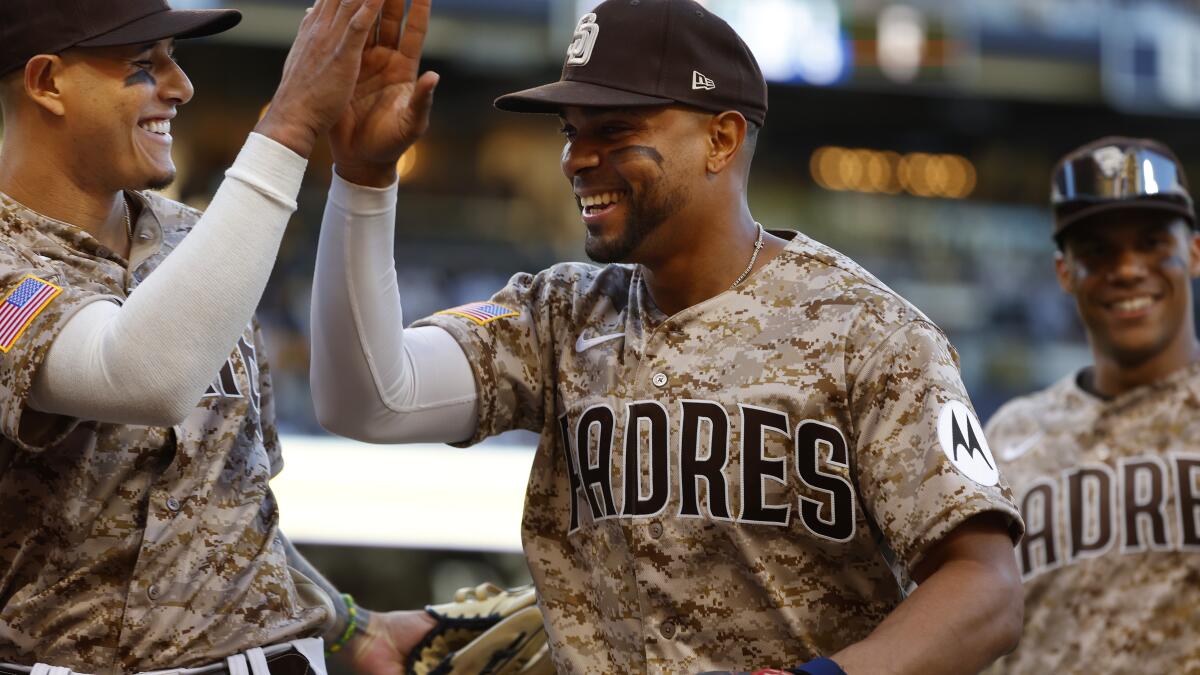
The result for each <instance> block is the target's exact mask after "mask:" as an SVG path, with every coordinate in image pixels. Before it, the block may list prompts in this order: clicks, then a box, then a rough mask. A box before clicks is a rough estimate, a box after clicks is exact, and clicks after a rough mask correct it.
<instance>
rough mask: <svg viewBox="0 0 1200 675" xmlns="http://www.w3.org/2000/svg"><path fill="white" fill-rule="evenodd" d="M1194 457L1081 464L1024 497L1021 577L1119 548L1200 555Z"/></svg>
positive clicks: (1199, 463) (1199, 475) (1198, 462)
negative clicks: (1172, 551)
mask: <svg viewBox="0 0 1200 675" xmlns="http://www.w3.org/2000/svg"><path fill="white" fill-rule="evenodd" d="M1198 483H1200V455H1171V456H1167V457H1160V456H1158V455H1145V456H1141V457H1130V458H1122V459H1121V460H1120V461H1119V463H1118V467H1117V469H1116V470H1115V471H1114V470H1113V468H1112V467H1111V466H1109V465H1108V464H1086V465H1083V466H1079V467H1076V468H1074V469H1069V470H1067V471H1066V472H1064V473H1063V475H1062V476H1061V477H1060V478H1058V479H1057V480H1055V479H1049V478H1046V479H1040V480H1038V481H1036V482H1035V483H1034V484H1033V485H1032V486H1031V487H1030V488H1029V489H1028V490H1027V491H1026V492H1025V494H1024V495H1022V497H1021V500H1020V502H1019V503H1020V507H1021V513H1022V514H1023V515H1024V516H1025V523H1026V528H1027V529H1026V531H1025V538H1024V539H1023V540H1022V541H1021V545H1020V549H1019V551H1020V563H1021V575H1022V577H1023V578H1025V579H1029V578H1031V577H1034V576H1037V575H1039V574H1042V573H1043V572H1046V571H1048V570H1052V569H1056V568H1058V567H1060V566H1062V565H1070V564H1072V563H1074V562H1076V561H1078V560H1080V559H1083V558H1094V557H1096V556H1100V555H1104V554H1105V553H1107V552H1109V551H1110V550H1113V548H1114V547H1117V551H1119V552H1120V553H1141V552H1143V551H1147V550H1155V551H1170V550H1177V551H1186V550H1191V551H1200V484H1198Z"/></svg>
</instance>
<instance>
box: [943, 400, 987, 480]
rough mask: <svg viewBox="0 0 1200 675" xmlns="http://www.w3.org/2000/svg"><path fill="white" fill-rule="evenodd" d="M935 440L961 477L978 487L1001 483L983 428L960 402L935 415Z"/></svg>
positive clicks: (950, 404) (951, 403)
mask: <svg viewBox="0 0 1200 675" xmlns="http://www.w3.org/2000/svg"><path fill="white" fill-rule="evenodd" d="M938 440H939V441H940V442H941V444H942V452H944V453H946V458H947V459H949V460H950V463H951V464H953V465H954V468H956V469H958V470H959V472H961V473H962V474H963V475H965V476H966V477H967V478H970V479H971V480H973V481H975V482H976V483H979V484H980V485H984V486H988V487H991V486H993V485H996V484H997V483H999V482H1000V471H999V470H998V469H997V468H996V458H995V457H993V456H992V449H991V448H989V447H988V443H987V439H986V438H984V437H983V426H982V425H981V424H979V420H978V419H976V417H975V413H973V412H971V409H970V408H969V407H967V405H966V404H965V403H963V402H962V401H948V402H946V405H945V406H943V407H942V412H941V414H939V415H938Z"/></svg>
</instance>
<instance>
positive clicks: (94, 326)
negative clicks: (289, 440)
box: [30, 134, 308, 426]
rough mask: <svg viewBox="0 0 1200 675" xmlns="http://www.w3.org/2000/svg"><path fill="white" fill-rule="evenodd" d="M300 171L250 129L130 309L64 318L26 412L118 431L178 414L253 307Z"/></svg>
mask: <svg viewBox="0 0 1200 675" xmlns="http://www.w3.org/2000/svg"><path fill="white" fill-rule="evenodd" d="M307 164H308V162H307V160H305V159H304V158H303V157H300V156H299V155H297V154H295V153H294V152H292V151H291V150H289V149H287V148H285V147H284V146H282V145H280V144H279V143H276V142H275V141H273V140H271V139H269V138H267V137H265V136H261V135H259V134H250V137H249V139H247V141H246V145H245V146H244V147H243V148H242V151H241V153H240V154H239V155H238V158H237V161H236V162H234V164H233V166H232V167H231V168H230V169H229V170H228V171H226V172H225V176H226V179H225V181H224V182H223V183H222V184H221V187H220V189H219V190H217V194H216V195H215V196H214V197H213V201H212V204H211V205H210V206H209V208H208V211H207V212H206V213H205V214H204V215H203V216H202V217H201V218H200V220H199V222H197V223H196V225H195V227H194V228H193V229H192V231H191V232H190V233H189V234H188V235H187V236H186V237H184V240H183V242H182V243H181V244H180V245H179V246H178V247H177V248H176V249H175V250H174V251H172V252H171V253H170V255H168V256H167V259H166V260H165V261H163V263H162V264H161V265H160V266H159V267H158V268H157V269H156V270H155V271H154V273H153V274H151V275H150V276H149V277H147V278H146V280H145V281H144V282H143V283H142V284H141V285H140V286H138V288H137V289H136V290H135V291H134V292H133V293H131V294H130V296H129V299H128V300H127V301H126V302H125V304H124V305H121V306H118V305H116V304H114V303H111V302H94V303H91V304H90V305H88V306H86V307H84V308H82V309H80V310H79V311H78V312H77V313H76V314H75V316H73V317H71V318H70V319H69V320H68V321H67V323H66V324H65V325H64V326H63V328H62V330H61V332H60V333H59V335H58V337H57V338H55V340H54V343H53V344H52V345H51V347H50V351H49V353H48V354H47V355H46V360H45V362H44V363H43V364H42V367H41V368H40V369H39V370H38V373H37V376H36V377H35V379H34V383H33V391H32V393H31V396H30V405H31V407H33V408H34V409H35V410H41V411H43V412H48V413H54V414H59V415H67V416H71V417H80V418H84V419H90V420H100V421H104V422H115V423H123V424H144V425H155V426H169V425H174V424H176V423H178V422H179V421H181V420H182V419H183V418H185V417H186V416H187V415H188V414H189V413H190V412H191V410H192V409H193V408H195V406H196V402H197V401H199V400H200V397H201V396H203V395H204V390H205V388H206V387H208V385H209V384H211V383H212V380H213V377H215V376H216V374H217V372H218V370H219V369H220V368H221V364H222V363H224V361H225V359H227V358H228V357H229V353H230V351H232V350H233V348H234V345H236V344H237V340H238V337H239V336H240V335H241V334H242V333H243V332H244V331H245V330H246V326H247V325H248V324H249V322H250V318H251V317H252V316H253V314H254V309H255V308H256V307H257V306H258V301H259V299H260V298H261V297H262V292H263V289H264V288H265V287H266V284H267V278H268V277H269V276H270V273H271V268H272V267H273V266H274V262H275V256H276V254H277V253H278V251H279V243H280V240H281V239H282V238H283V233H284V230H285V228H286V227H287V222H288V219H289V217H290V216H291V214H292V212H293V211H295V210H296V195H297V194H298V193H299V191H300V181H301V180H302V179H303V177H304V170H305V168H306V167H307Z"/></svg>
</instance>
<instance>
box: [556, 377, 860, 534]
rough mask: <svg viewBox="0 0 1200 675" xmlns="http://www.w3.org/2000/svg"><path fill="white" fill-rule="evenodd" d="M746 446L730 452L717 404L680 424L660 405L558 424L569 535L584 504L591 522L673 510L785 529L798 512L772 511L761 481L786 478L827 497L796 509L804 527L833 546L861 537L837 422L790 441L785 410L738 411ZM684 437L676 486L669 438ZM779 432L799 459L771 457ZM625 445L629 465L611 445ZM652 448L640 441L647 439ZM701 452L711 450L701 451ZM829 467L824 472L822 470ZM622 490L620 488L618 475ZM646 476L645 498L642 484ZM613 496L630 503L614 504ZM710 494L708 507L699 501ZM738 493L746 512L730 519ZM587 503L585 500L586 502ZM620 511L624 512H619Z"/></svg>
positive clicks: (696, 405) (775, 506) (594, 413)
mask: <svg viewBox="0 0 1200 675" xmlns="http://www.w3.org/2000/svg"><path fill="white" fill-rule="evenodd" d="M738 409H739V412H740V414H741V421H742V423H741V429H742V433H741V435H740V436H741V441H740V446H739V447H738V448H732V449H731V448H730V447H729V445H728V444H729V440H730V422H729V415H728V413H727V412H726V410H725V408H724V406H722V405H721V404H720V403H717V402H715V401H692V400H688V401H681V402H680V403H679V407H678V410H677V413H676V415H677V419H676V420H675V421H672V420H671V419H670V412H669V411H668V409H667V407H666V406H664V405H663V404H662V403H660V402H658V401H639V402H636V403H630V404H628V405H627V406H626V410H625V411H624V413H623V414H622V415H620V420H621V428H620V429H617V420H618V414H617V413H616V412H614V411H613V410H612V409H611V408H610V407H609V406H607V405H598V406H594V407H591V408H588V409H587V410H586V411H585V412H584V413H583V414H581V415H579V416H578V419H577V420H575V421H574V423H572V420H571V419H570V417H569V416H568V415H563V416H561V417H560V418H559V425H560V428H561V431H562V439H563V445H562V447H563V448H564V450H566V463H567V466H568V468H569V470H570V484H571V494H572V495H573V496H574V497H573V499H571V501H570V503H571V517H570V530H569V533H574V532H575V531H576V530H578V529H579V527H580V501H581V499H584V500H585V501H586V503H587V505H588V514H589V515H590V519H591V521H592V522H598V521H602V520H607V519H609V518H650V517H654V516H659V515H663V513H664V512H665V511H666V509H667V505H668V504H669V503H674V504H677V507H676V509H675V512H674V513H673V514H672V515H674V516H676V517H679V518H711V519H715V520H726V521H733V522H738V523H752V524H760V525H777V526H786V525H788V523H789V522H790V521H791V518H792V515H793V505H792V504H787V503H768V501H769V500H768V498H767V496H766V494H765V492H764V490H763V482H764V481H772V482H775V483H778V484H781V485H784V484H787V483H788V482H789V480H788V477H789V476H788V474H789V471H791V472H794V473H795V476H794V478H795V479H796V480H799V481H800V482H801V483H802V484H803V485H804V486H805V487H807V488H808V489H810V490H813V491H815V492H817V493H819V495H820V498H816V497H814V496H801V497H800V501H799V504H798V505H796V506H797V509H796V511H798V515H799V517H800V520H801V522H802V523H803V524H804V527H805V528H806V529H807V530H808V531H809V532H810V533H812V534H813V535H816V536H819V537H824V538H826V539H830V540H832V541H847V540H849V539H850V538H851V537H853V536H854V530H855V515H854V489H853V486H852V485H851V484H850V481H849V480H848V479H847V478H846V477H845V476H844V475H839V473H833V472H829V469H830V468H836V469H839V470H840V471H841V474H844V473H845V470H846V469H847V468H849V451H848V448H847V445H846V438H845V436H844V435H843V434H842V432H841V431H840V430H839V429H838V428H837V427H836V426H833V425H831V424H827V423H825V422H821V421H818V420H804V421H803V422H801V423H800V424H799V425H797V427H796V431H795V434H794V435H789V431H788V430H789V428H790V426H789V420H788V415H787V413H786V412H782V411H778V410H771V409H768V408H760V407H755V406H749V405H739V406H738ZM672 428H676V429H680V430H681V436H680V437H681V442H680V445H679V449H678V455H677V457H678V459H677V462H678V466H679V471H678V478H675V477H674V476H672V472H671V465H672V463H673V462H672V461H671V457H670V451H671V449H670V447H669V446H670V430H671V429H672ZM770 433H774V434H780V435H783V436H785V437H788V438H789V440H791V441H792V442H793V443H794V447H795V454H794V457H793V458H787V457H775V458H771V457H764V456H763V454H762V452H763V442H764V438H763V437H764V435H766V434H770ZM620 438H624V439H625V447H624V455H625V459H624V462H623V463H622V464H620V465H617V464H616V463H615V462H613V443H614V439H620ZM643 438H646V439H647V441H648V442H645V443H643V442H642V441H641V439H643ZM702 450H704V452H702ZM731 454H737V455H740V456H741V457H743V458H744V460H743V461H742V462H741V470H740V471H738V472H736V475H734V473H735V472H732V471H730V469H729V459H730V456H731ZM823 469H824V470H823ZM614 475H616V477H617V480H616V484H617V485H618V486H620V487H619V488H618V489H617V490H614V481H613V477H614ZM643 475H647V476H649V490H648V492H647V493H643V492H642V489H641V480H640V477H641V476H643ZM614 492H617V493H619V494H621V495H622V497H623V499H621V500H619V501H618V500H617V499H615V498H614ZM703 492H706V493H707V494H706V497H707V499H706V500H702V499H701V496H702V493H703ZM735 493H737V494H740V495H741V499H740V500H738V501H739V502H740V509H739V510H738V512H737V513H736V514H734V513H732V511H731V506H730V504H731V499H730V495H731V494H735ZM581 495H582V497H581ZM618 504H620V506H618Z"/></svg>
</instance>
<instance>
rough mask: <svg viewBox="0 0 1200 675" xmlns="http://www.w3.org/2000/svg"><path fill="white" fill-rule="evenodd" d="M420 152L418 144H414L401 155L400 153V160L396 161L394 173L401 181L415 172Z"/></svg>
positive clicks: (404, 180)
mask: <svg viewBox="0 0 1200 675" xmlns="http://www.w3.org/2000/svg"><path fill="white" fill-rule="evenodd" d="M420 153H421V149H420V147H419V145H414V146H412V147H411V148H409V149H408V151H407V152H405V153H404V154H403V155H400V161H398V162H396V173H397V174H398V175H399V176H400V182H401V183H404V182H406V181H408V179H410V178H412V176H413V174H414V173H415V172H416V169H417V159H418V158H419V157H420Z"/></svg>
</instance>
